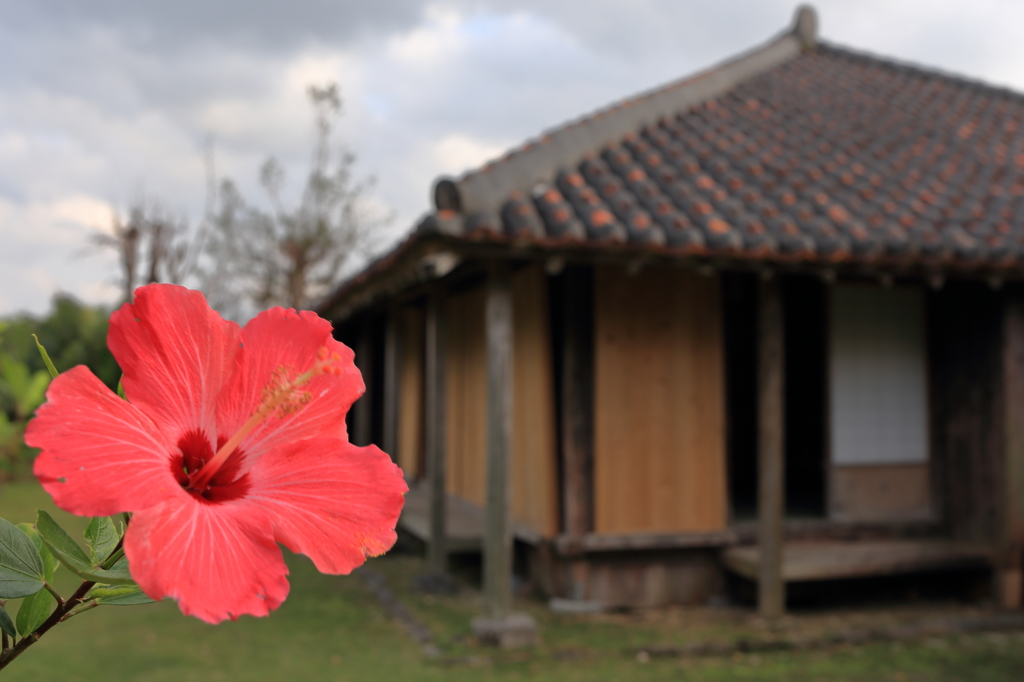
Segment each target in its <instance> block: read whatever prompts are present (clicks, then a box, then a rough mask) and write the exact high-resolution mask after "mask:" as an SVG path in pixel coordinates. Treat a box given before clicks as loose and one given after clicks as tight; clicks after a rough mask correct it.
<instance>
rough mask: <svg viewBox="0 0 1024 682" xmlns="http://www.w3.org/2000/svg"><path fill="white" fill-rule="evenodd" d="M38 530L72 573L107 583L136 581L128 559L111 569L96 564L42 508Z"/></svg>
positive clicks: (119, 583)
mask: <svg viewBox="0 0 1024 682" xmlns="http://www.w3.org/2000/svg"><path fill="white" fill-rule="evenodd" d="M36 530H37V531H39V535H40V536H41V537H42V538H43V542H44V543H46V546H47V547H49V548H50V551H51V552H53V554H54V556H56V557H57V558H58V559H60V562H61V563H62V564H64V565H65V566H67V567H68V569H69V570H71V572H72V573H75V574H76V575H78V576H81V577H82V578H85V579H86V580H92V581H94V582H97V583H104V584H107V585H128V584H131V583H133V582H134V581H133V580H132V576H131V573H129V572H128V562H127V560H125V561H123V562H122V561H118V562H117V563H116V564H114V565H113V566H112V567H111V568H110V570H104V569H102V568H98V567H97V566H94V565H93V564H92V562H91V561H90V560H89V557H88V556H86V554H85V552H84V551H83V550H82V548H81V547H79V546H78V543H77V542H75V541H74V540H72V539H71V536H70V535H68V534H67V533H66V532H65V531H64V529H63V528H61V527H60V526H59V525H57V522H56V521H54V520H53V517H51V516H50V515H49V514H47V513H46V512H45V511H43V510H42V509H40V510H38V512H37V516H36Z"/></svg>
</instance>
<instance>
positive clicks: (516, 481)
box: [445, 265, 558, 536]
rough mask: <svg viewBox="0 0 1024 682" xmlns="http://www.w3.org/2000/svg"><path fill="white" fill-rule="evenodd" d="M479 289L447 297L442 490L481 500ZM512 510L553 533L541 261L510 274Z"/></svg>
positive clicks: (554, 479)
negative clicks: (444, 465) (445, 474)
mask: <svg viewBox="0 0 1024 682" xmlns="http://www.w3.org/2000/svg"><path fill="white" fill-rule="evenodd" d="M484 305H485V299H484V288H483V287H482V286H480V287H476V288H474V289H472V290H469V291H466V292H462V293H458V294H455V295H453V296H451V297H450V298H449V299H448V303H447V310H446V314H447V331H446V333H447V337H448V341H447V355H446V357H445V363H446V367H447V370H446V372H447V373H446V376H445V380H446V385H445V395H446V398H447V404H446V405H445V413H446V419H447V421H446V424H445V428H446V432H445V440H446V460H445V461H446V464H447V467H448V471H447V489H448V492H449V493H450V494H452V495H457V496H458V497H461V498H463V499H465V500H468V501H470V502H473V503H474V504H477V505H479V506H481V507H482V506H485V504H486V499H485V485H486V478H485V477H486V461H487V456H486V454H487V453H486V429H487V358H486V345H485V327H484ZM513 315H514V338H513V359H512V371H513V376H514V377H515V380H514V386H513V390H514V395H513V405H512V419H513V430H512V458H511V463H510V466H511V479H512V484H511V485H512V497H511V500H512V516H513V518H514V519H515V520H516V521H517V522H519V523H523V524H525V525H527V526H529V527H530V528H532V529H533V530H535V531H537V532H539V533H541V534H542V535H545V536H553V535H556V534H557V533H558V492H557V485H558V476H557V469H556V467H557V463H556V440H555V439H556V432H555V399H554V378H553V367H552V358H551V333H550V320H549V308H548V283H547V277H546V275H545V274H544V271H543V270H542V269H541V267H540V266H539V265H538V266H535V267H533V266H531V267H527V268H524V269H521V270H519V271H517V272H516V274H515V275H514V279H513Z"/></svg>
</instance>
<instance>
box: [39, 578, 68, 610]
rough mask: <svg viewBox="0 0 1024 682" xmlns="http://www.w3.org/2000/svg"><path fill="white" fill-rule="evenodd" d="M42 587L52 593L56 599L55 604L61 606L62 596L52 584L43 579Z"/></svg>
mask: <svg viewBox="0 0 1024 682" xmlns="http://www.w3.org/2000/svg"><path fill="white" fill-rule="evenodd" d="M43 587H45V588H46V589H47V591H48V592H49V593H50V594H52V595H53V598H54V599H56V600H57V606H61V605H62V604H63V603H64V598H63V597H61V596H60V592H58V591H57V590H55V589H53V585H51V584H50V583H48V582H46V581H45V580H44V581H43Z"/></svg>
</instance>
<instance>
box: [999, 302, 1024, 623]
mask: <svg viewBox="0 0 1024 682" xmlns="http://www.w3.org/2000/svg"><path fill="white" fill-rule="evenodd" d="M1021 294H1022V292H1021V291H1020V290H1018V289H1017V288H1016V287H1014V288H1011V289H1009V290H1008V291H1007V293H1006V296H1005V299H1004V308H1003V344H1002V346H1003V358H1002V368H1003V377H1002V383H1003V396H1004V402H1003V404H1004V417H1003V418H1004V424H1005V431H1004V433H1005V436H1004V438H1005V440H1004V457H1003V466H1004V467H1005V476H1003V477H1002V478H1003V480H1004V481H1005V487H1004V490H1003V495H1004V498H1003V500H1002V502H1003V504H1002V505H1001V507H1002V509H1003V510H1004V513H1003V518H1002V519H1001V523H1000V527H1001V529H1000V533H999V538H998V547H997V552H996V564H997V566H996V593H997V596H998V598H999V602H1000V604H1001V605H1002V606H1003V607H1004V608H1021V606H1022V601H1024V594H1022V593H1024V570H1022V569H1024V566H1022V561H1024V299H1022V296H1021Z"/></svg>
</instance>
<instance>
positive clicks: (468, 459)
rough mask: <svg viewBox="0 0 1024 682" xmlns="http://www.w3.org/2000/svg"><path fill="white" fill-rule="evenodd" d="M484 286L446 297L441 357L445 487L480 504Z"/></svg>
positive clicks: (483, 452) (484, 437)
mask: <svg viewBox="0 0 1024 682" xmlns="http://www.w3.org/2000/svg"><path fill="white" fill-rule="evenodd" d="M484 301H485V290H484V288H483V287H476V288H473V289H471V290H469V291H466V292H462V293H458V294H455V295H453V296H451V297H449V298H448V300H447V305H446V311H445V312H446V315H447V321H446V324H447V327H446V329H447V355H446V356H445V372H446V373H445V399H446V403H445V419H446V422H445V446H446V447H445V462H446V465H447V481H446V487H447V490H448V493H449V494H450V495H456V496H458V497H461V498H462V499H464V500H468V501H470V502H472V503H473V504H476V505H478V506H480V507H483V506H484V504H485V493H484V472H485V470H486V461H487V457H486V449H487V348H486V338H485V335H484Z"/></svg>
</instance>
